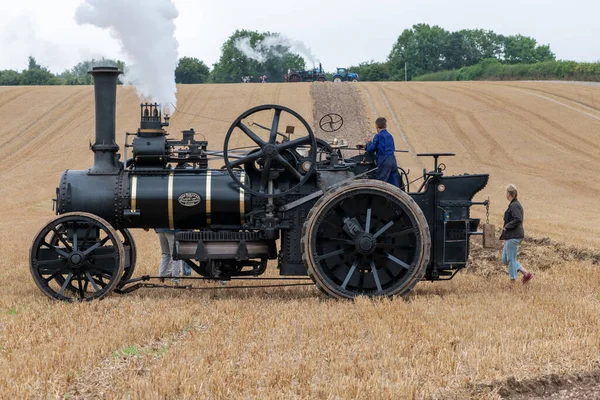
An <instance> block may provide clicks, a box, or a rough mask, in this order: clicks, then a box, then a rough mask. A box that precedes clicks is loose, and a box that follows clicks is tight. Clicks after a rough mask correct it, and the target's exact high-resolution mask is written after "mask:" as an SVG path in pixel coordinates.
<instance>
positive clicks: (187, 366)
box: [0, 82, 600, 398]
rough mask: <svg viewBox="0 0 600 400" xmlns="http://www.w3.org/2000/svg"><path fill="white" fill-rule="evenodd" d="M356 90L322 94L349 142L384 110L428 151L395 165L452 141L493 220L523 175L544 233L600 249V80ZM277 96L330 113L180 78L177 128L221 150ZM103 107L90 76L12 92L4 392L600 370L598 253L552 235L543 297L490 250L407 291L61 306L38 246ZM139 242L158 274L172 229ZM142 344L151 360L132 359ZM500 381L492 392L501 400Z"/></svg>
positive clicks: (385, 385) (0, 144)
mask: <svg viewBox="0 0 600 400" xmlns="http://www.w3.org/2000/svg"><path fill="white" fill-rule="evenodd" d="M331 87H333V86H331ZM327 88H329V87H327ZM347 89H348V87H347V86H340V90H347ZM350 90H352V93H353V95H352V96H354V94H356V93H361V95H362V104H363V108H364V109H363V110H362V114H361V113H360V110H357V108H359V104H360V103H361V101H360V100H359V99H358V98H357V97H356V96H354V97H352V99H353V100H352V104H350V106H348V104H346V102H345V101H344V99H343V95H342V94H339V95H338V94H336V93H335V92H333V93H329V94H327V96H326V97H324V98H325V99H333V100H332V101H335V102H336V104H341V105H343V106H345V107H347V108H346V110H344V111H343V112H344V113H351V112H354V111H356V112H357V114H356V115H354V114H353V115H351V116H346V115H344V117H345V119H346V120H347V128H348V129H349V131H348V135H351V134H353V133H355V132H359V134H357V135H356V137H357V140H358V139H362V136H363V134H362V131H363V129H364V128H363V127H362V121H363V120H367V121H368V122H367V125H366V127H367V129H368V128H369V127H370V126H371V125H372V121H373V119H374V117H375V116H377V115H383V116H386V117H388V121H391V122H390V131H391V132H392V133H393V134H394V135H396V143H397V147H399V148H405V149H408V150H410V151H411V153H412V154H407V155H402V156H401V157H399V161H400V164H402V165H404V166H407V167H409V168H411V170H412V171H413V174H416V175H419V174H420V171H422V166H426V167H431V165H430V164H431V162H430V160H427V159H425V160H422V159H420V158H417V157H416V153H418V152H425V151H455V152H456V153H457V156H456V157H454V158H452V159H448V160H447V165H448V171H449V172H450V173H463V172H470V173H476V172H489V173H491V176H492V180H491V182H490V184H489V185H488V187H487V188H486V190H485V192H484V195H486V196H487V195H490V197H491V198H492V200H493V207H492V217H493V222H495V223H496V224H498V223H499V221H500V217H501V214H502V212H503V211H504V206H505V200H504V198H503V190H504V186H505V184H506V183H508V182H515V183H516V184H517V185H519V186H520V189H521V197H522V202H523V204H524V205H525V209H526V230H527V232H528V233H530V234H532V235H536V236H549V237H551V238H554V239H556V240H559V241H562V242H567V243H569V244H570V245H576V246H579V245H586V246H591V247H596V248H598V247H600V223H599V222H600V220H599V217H598V209H599V200H598V199H600V182H599V181H598V180H597V179H595V177H596V176H598V175H599V173H600V156H599V151H598V150H600V148H599V147H600V144H599V142H600V141H599V140H598V132H600V87H596V86H584V85H569V84H564V85H555V84H544V83H511V82H508V83H488V82H477V83H462V82H461V83H415V84H403V83H359V84H358V85H354V86H353V87H352V89H350ZM117 101H118V104H117V107H118V108H117V132H118V133H117V142H118V143H119V144H120V145H122V143H123V141H124V138H125V135H124V132H125V131H126V130H130V131H133V130H135V129H136V128H137V126H138V113H139V106H138V103H139V101H138V99H137V97H136V96H135V93H134V91H133V90H131V89H124V88H119V91H118V100H117ZM328 101H329V100H325V104H327V102H328ZM264 103H280V104H283V105H286V106H289V107H291V108H293V109H295V110H297V111H299V112H300V114H302V115H303V116H304V117H305V118H306V119H307V120H308V122H309V123H310V124H313V126H314V123H315V122H316V121H314V118H313V115H319V112H318V111H319V110H314V109H313V100H312V98H311V84H282V85H279V84H266V85H260V84H249V85H242V84H235V85H190V86H180V87H179V93H178V108H179V109H180V111H181V112H179V113H175V115H174V117H173V118H172V121H171V122H172V125H171V128H170V132H171V133H172V134H173V135H174V136H177V134H178V133H177V132H178V131H180V130H182V129H187V128H190V127H194V128H195V130H196V131H198V132H199V133H201V134H203V135H204V136H206V138H207V139H208V140H209V142H210V143H211V147H212V148H213V149H215V148H220V147H221V146H222V141H223V138H224V135H225V132H226V131H227V129H228V127H229V124H230V122H231V121H233V119H234V118H235V117H237V115H239V114H240V113H241V112H243V111H245V110H246V109H247V108H250V107H252V106H256V105H258V104H264ZM318 104H324V103H323V101H321V100H319V103H318ZM322 107H323V106H322V105H319V106H318V108H319V109H321V108H322ZM93 108H94V107H93V93H92V88H91V87H0V117H1V119H2V121H3V123H2V125H0V175H1V177H2V182H3V185H2V186H1V187H0V196H1V198H2V207H1V208H0V252H1V254H2V267H3V269H2V271H3V272H2V273H1V274H0V370H1V371H2V374H0V390H1V391H2V393H3V394H4V395H5V396H7V397H12V398H25V397H34V398H35V397H44V398H50V397H52V398H62V397H63V396H64V395H66V394H68V395H70V397H72V398H76V397H81V398H94V397H95V398H102V397H105V398H118V397H131V398H206V397H211V398H235V397H243V398H249V397H254V398H277V397H278V396H279V398H281V397H286V398H331V397H335V396H336V395H337V396H338V397H341V398H367V397H370V398H403V397H416V398H431V397H436V396H438V398H452V395H453V394H456V393H459V394H464V393H467V392H465V390H468V389H470V388H473V387H476V385H477V384H482V385H487V384H490V385H491V384H492V382H508V381H507V380H506V379H507V378H508V377H510V376H518V377H519V381H521V380H524V381H525V384H527V382H529V380H530V379H538V378H537V377H539V376H545V375H548V374H558V375H561V376H562V375H565V374H572V373H579V372H580V371H592V370H597V368H598V366H599V364H598V363H599V362H600V359H598V354H600V330H599V328H598V315H599V313H600V297H598V296H599V293H598V287H600V286H599V285H600V276H599V274H598V264H597V262H596V261H597V257H596V256H595V255H592V256H591V257H588V258H583V259H580V258H577V257H572V258H569V257H563V256H562V254H561V251H563V250H560V249H559V250H560V251H554V250H553V251H552V252H549V253H548V254H546V253H543V254H542V253H540V251H541V250H540V249H543V248H544V246H542V245H540V246H537V245H536V246H533V244H532V246H530V247H528V248H525V247H524V251H526V252H527V257H524V258H523V259H524V260H526V261H528V262H531V263H532V264H534V263H533V260H534V259H535V260H537V261H539V262H542V261H543V268H542V266H541V265H534V268H535V269H534V271H535V272H536V278H535V280H534V281H533V282H532V285H531V286H530V287H529V289H528V290H522V289H521V288H518V289H517V290H515V291H513V292H509V291H507V290H506V289H505V283H506V277H505V275H503V271H502V270H501V267H500V266H499V263H498V260H497V256H498V255H497V254H495V255H494V257H495V258H493V259H491V260H490V261H486V263H487V264H486V266H487V267H488V268H490V270H492V271H493V272H494V273H492V274H488V273H487V272H486V271H480V270H478V269H477V268H473V270H474V271H473V273H464V274H463V273H461V274H459V276H457V278H456V279H454V280H453V281H451V282H445V283H435V284H430V283H426V282H424V283H420V284H419V285H417V288H416V291H415V293H414V294H413V295H411V297H410V299H409V301H383V302H371V301H366V300H363V299H361V300H359V301H357V302H355V303H346V302H335V301H328V300H323V299H322V298H321V297H319V295H318V291H317V290H316V289H314V288H313V287H307V288H301V289H299V288H293V289H289V290H288V289H287V288H286V289H282V290H275V289H265V290H255V291H242V290H231V291H228V292H225V293H197V292H193V293H190V292H168V291H156V292H151V291H140V292H138V293H135V294H131V295H129V296H126V297H118V296H111V297H110V298H108V299H106V300H105V301H102V302H94V303H91V304H76V305H68V304H57V303H51V302H49V301H48V300H46V298H45V297H43V295H42V294H41V293H40V292H39V290H38V289H37V287H36V286H35V285H34V283H33V281H32V279H31V277H30V275H29V271H28V251H29V246H30V243H31V240H32V238H33V236H34V235H35V233H36V231H37V230H38V229H39V228H40V227H41V226H42V225H43V224H44V222H46V221H47V220H48V219H50V218H51V217H52V216H53V213H52V211H51V207H52V203H51V198H52V197H53V196H54V190H55V187H56V185H57V183H58V179H59V177H60V173H61V172H62V171H63V170H65V169H67V168H69V169H85V168H88V167H89V165H90V164H91V161H92V153H91V152H90V151H89V149H88V139H90V140H93V136H94V132H93V129H94V115H93V112H94V110H93ZM327 111H329V110H327ZM332 111H336V110H332ZM190 114H196V116H194V115H190ZM200 114H201V115H203V116H204V117H202V118H201V117H198V116H197V115H200ZM363 116H364V117H363ZM241 143H242V142H241V141H240V142H235V143H234V144H236V145H237V144H241ZM351 144H355V143H351ZM590 177H591V178H590ZM480 214H481V213H480ZM134 234H135V238H136V241H137V244H138V252H139V267H138V270H137V273H136V275H141V274H146V273H150V274H153V273H154V272H155V269H156V265H157V261H158V258H159V254H158V250H157V242H156V237H155V235H154V234H153V233H151V232H149V233H146V232H143V231H135V233H134ZM534 244H535V243H534ZM561 249H564V248H562V247H561ZM586 254H587V253H586ZM595 257H596V258H595ZM482 264H483V262H482ZM478 267H480V265H478ZM276 273H277V271H275V270H274V269H273V270H271V271H269V272H268V274H271V275H275V274H276ZM457 322H460V323H457ZM516 343H517V344H516ZM131 349H135V352H137V353H138V354H137V355H133V356H132V355H127V354H124V353H126V352H127V351H130V352H131V351H132V350H131ZM103 382H104V383H105V382H110V385H105V384H104V383H103ZM223 382H227V384H226V385H223ZM509 383H512V381H510V382H509ZM499 388H500V385H495V386H492V391H491V392H490V393H488V394H489V396H488V394H485V393H484V394H482V392H478V393H479V394H481V396H482V397H484V398H497V397H498V396H499V394H498V391H497V390H496V391H495V392H494V391H493V390H494V389H499ZM584 389H585V388H584ZM561 390H562V389H561ZM448 393H449V394H448ZM528 393H537V392H528ZM558 393H560V391H559V392H558ZM509 394H511V395H512V394H514V395H516V392H514V391H513V392H509ZM546 394H548V395H551V394H549V393H544V395H546Z"/></svg>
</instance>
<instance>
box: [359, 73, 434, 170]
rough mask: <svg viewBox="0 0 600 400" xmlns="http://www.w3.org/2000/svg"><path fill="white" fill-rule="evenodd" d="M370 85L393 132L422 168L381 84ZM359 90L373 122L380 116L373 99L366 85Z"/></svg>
mask: <svg viewBox="0 0 600 400" xmlns="http://www.w3.org/2000/svg"><path fill="white" fill-rule="evenodd" d="M370 85H372V86H371V87H373V88H374V89H375V88H376V89H377V93H378V95H379V97H380V98H381V100H382V101H383V103H384V105H385V107H386V111H387V112H386V114H388V115H389V116H391V117H392V122H393V123H394V127H395V132H397V133H398V134H399V135H400V138H401V139H402V141H403V142H404V146H405V147H406V149H407V150H408V152H409V154H410V155H411V157H412V158H413V160H414V161H415V162H416V163H417V164H418V165H419V166H420V167H421V168H424V165H423V162H422V161H421V158H420V157H418V156H417V152H416V151H415V149H414V147H413V146H412V144H411V142H410V139H409V138H408V135H407V134H406V131H405V130H404V128H403V126H402V124H401V123H400V120H399V119H398V116H397V115H396V112H395V111H394V108H393V107H392V105H391V103H390V100H389V98H388V96H387V95H386V93H385V90H384V89H383V87H382V84H380V83H371V84H370ZM361 88H362V93H363V94H364V98H365V99H366V100H367V103H368V104H369V107H370V109H371V113H372V116H373V121H374V120H375V119H376V118H377V117H379V116H380V115H379V114H380V113H378V110H377V107H376V106H375V102H374V101H373V98H372V97H371V93H370V92H369V89H368V88H367V87H366V85H365V84H361Z"/></svg>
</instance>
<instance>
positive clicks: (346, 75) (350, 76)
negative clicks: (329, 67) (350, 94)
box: [333, 68, 358, 82]
mask: <svg viewBox="0 0 600 400" xmlns="http://www.w3.org/2000/svg"><path fill="white" fill-rule="evenodd" d="M333 81H334V82H358V74H355V73H354V72H348V70H347V69H346V68H338V69H337V72H336V73H335V74H334V75H333Z"/></svg>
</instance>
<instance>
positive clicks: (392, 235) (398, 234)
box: [383, 228, 414, 239]
mask: <svg viewBox="0 0 600 400" xmlns="http://www.w3.org/2000/svg"><path fill="white" fill-rule="evenodd" d="M413 232H414V229H413V228H406V229H403V230H401V231H398V232H394V233H390V234H389V235H386V236H384V237H383V238H385V239H391V238H397V237H401V236H405V235H408V234H409V233H413Z"/></svg>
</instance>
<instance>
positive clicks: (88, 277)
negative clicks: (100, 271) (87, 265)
mask: <svg viewBox="0 0 600 400" xmlns="http://www.w3.org/2000/svg"><path fill="white" fill-rule="evenodd" d="M85 277H86V278H87V280H88V281H89V282H90V283H91V284H92V287H93V288H94V290H95V291H96V292H99V291H100V288H99V287H98V285H97V284H96V282H95V281H94V278H92V276H91V275H90V273H89V272H87V271H86V272H85Z"/></svg>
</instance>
